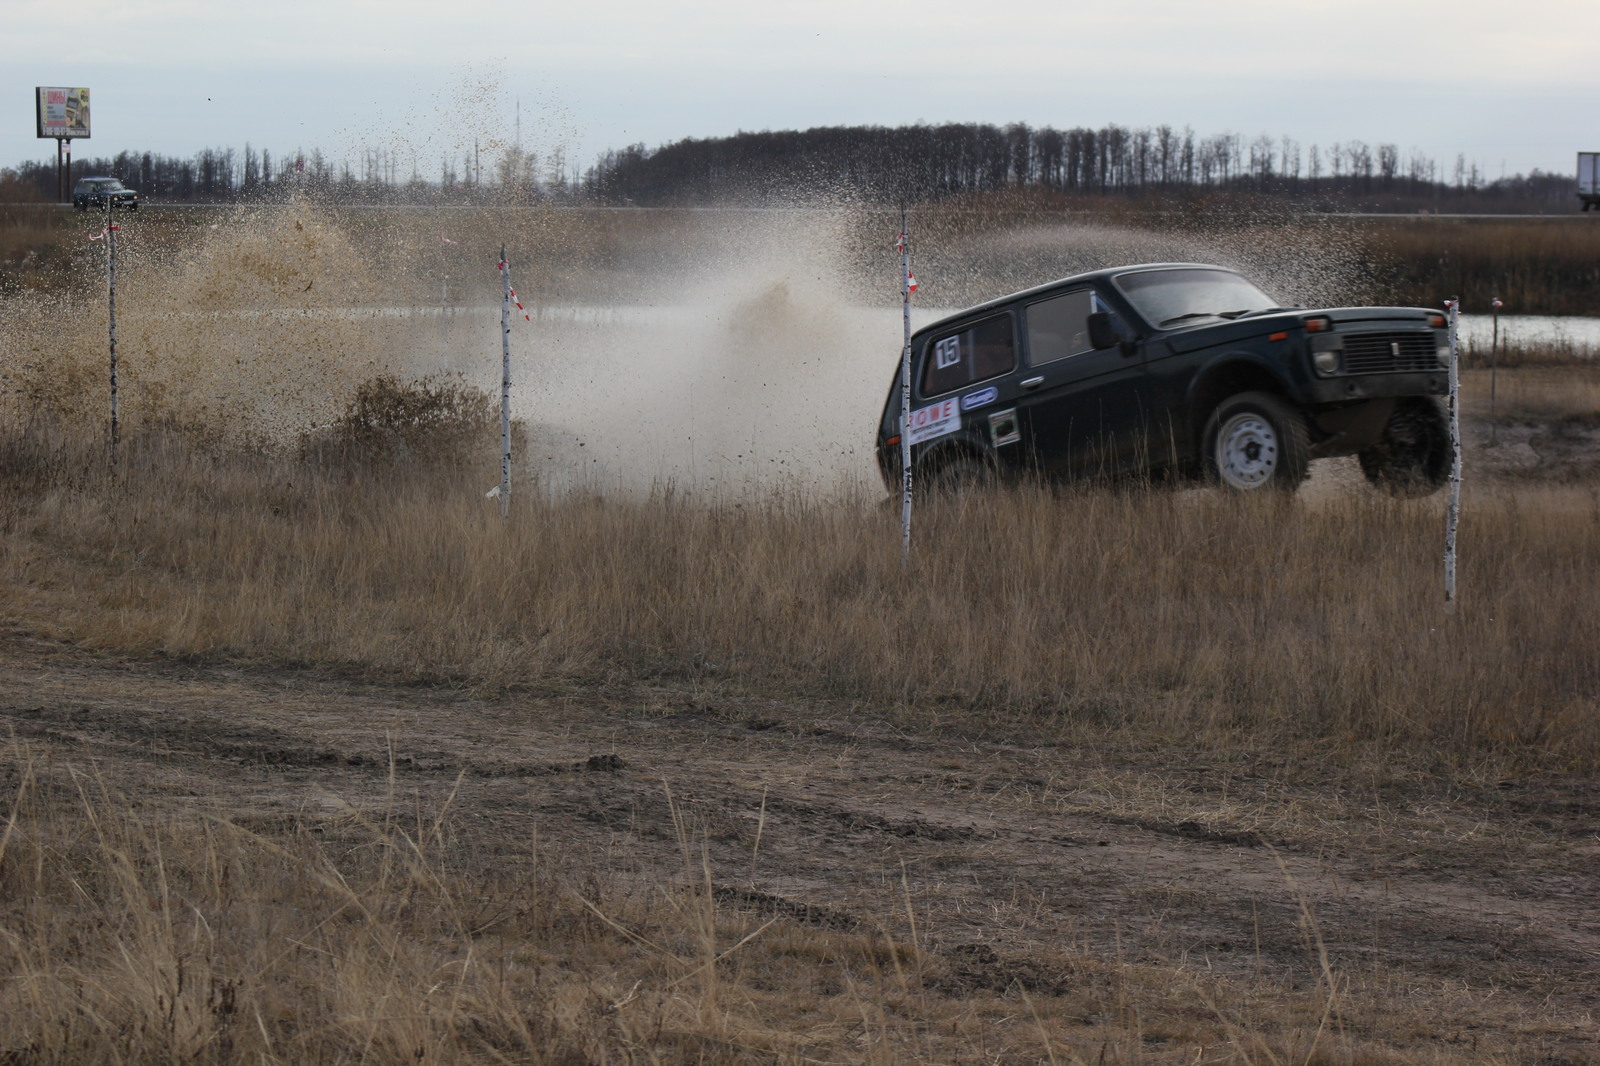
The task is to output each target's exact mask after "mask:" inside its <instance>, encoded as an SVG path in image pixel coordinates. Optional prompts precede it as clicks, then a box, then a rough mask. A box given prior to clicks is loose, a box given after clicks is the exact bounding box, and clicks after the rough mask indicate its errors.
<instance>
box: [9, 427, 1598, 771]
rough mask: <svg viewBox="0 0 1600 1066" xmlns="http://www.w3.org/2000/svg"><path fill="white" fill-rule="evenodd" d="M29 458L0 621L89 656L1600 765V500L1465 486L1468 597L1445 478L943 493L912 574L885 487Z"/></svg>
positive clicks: (271, 461)
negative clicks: (706, 693) (831, 701)
mask: <svg viewBox="0 0 1600 1066" xmlns="http://www.w3.org/2000/svg"><path fill="white" fill-rule="evenodd" d="M30 448H31V451H30V450H29V449H30ZM12 449H13V451H12V454H13V455H14V456H17V457H19V458H18V461H16V462H14V463H13V464H12V465H11V466H10V467H9V468H8V474H9V475H10V477H11V478H12V479H13V480H12V482H11V487H10V488H9V489H8V491H7V497H8V505H7V511H6V514H5V520H6V524H7V527H8V537H7V547H6V549H5V553H4V555H3V557H0V573H3V575H4V579H5V581H6V583H7V586H8V587H9V589H10V590H11V591H10V606H9V608H8V610H7V612H6V613H7V615H8V616H9V617H10V619H11V620H13V621H16V622H21V623H24V624H26V625H28V626H30V627H35V628H37V627H41V626H43V627H48V628H49V629H51V630H52V631H54V632H57V633H60V634H61V635H63V636H65V637H67V638H69V639H71V640H73V641H75V642H79V643H83V644H87V645H90V646H94V647H101V648H108V649H117V650H121V651H129V652H140V653H161V654H166V655H172V656H180V657H181V656H202V657H219V656H222V657H238V658H244V659H259V660H269V661H288V662H295V663H302V664H314V665H320V666H326V667H337V668H340V669H351V670H356V671H361V672H371V673H373V674H375V675H380V676H387V677H406V678H417V679H443V678H452V679H457V680H459V681H462V682H464V683H467V684H472V685H480V686H489V687H507V686H511V687H515V686H528V685H533V686H539V685H543V684H547V683H552V682H557V681H560V680H562V679H570V678H581V679H591V680H592V679H596V678H607V677H618V676H621V677H641V676H644V677H648V676H663V677H671V678H676V679H680V680H690V681H694V682H697V683H717V684H733V685H735V686H738V687H741V688H745V689H752V690H760V689H764V688H772V689H776V690H781V691H789V692H802V693H812V694H820V695H828V696H835V697H845V698H852V699H861V700H870V701H875V702H883V703H888V704H892V705H895V706H899V707H901V708H903V709H904V712H905V713H907V714H910V715H915V716H916V717H917V718H918V719H919V720H923V721H926V720H928V719H930V718H939V717H948V718H950V719H951V720H952V721H953V722H964V723H968V724H969V725H971V726H972V727H975V728H987V727H989V726H992V725H993V724H995V723H998V722H1009V721H1016V720H1018V716H1019V715H1020V716H1022V718H1023V719H1024V720H1026V721H1028V722H1031V723H1034V724H1046V725H1048V724H1051V723H1054V724H1055V725H1058V726H1060V727H1062V728H1069V729H1070V728H1078V727H1082V726H1088V727H1093V728H1112V729H1133V730H1138V731H1154V732H1155V733H1161V732H1173V733H1183V734H1187V735H1189V736H1191V737H1198V738H1201V739H1203V740H1205V741H1206V742H1209V743H1213V744H1217V745H1227V744H1231V743H1234V742H1236V740H1237V739H1238V738H1240V737H1249V738H1251V742H1252V743H1260V744H1265V743H1271V742H1275V741H1278V740H1283V741H1292V742H1294V743H1296V744H1312V745H1316V746H1319V747H1325V748H1326V750H1327V752H1329V753H1333V754H1335V755H1337V754H1338V753H1340V752H1344V753H1350V752H1353V751H1362V750H1368V749H1380V750H1384V749H1387V750H1393V751H1394V752H1396V753H1400V754H1403V753H1410V754H1411V755H1413V756H1415V757H1417V758H1421V759H1429V758H1436V757H1437V758H1442V759H1444V760H1446V761H1470V760H1474V759H1478V758H1482V757H1484V756H1486V755H1493V756H1495V757H1503V758H1508V759H1511V760H1513V761H1523V760H1526V761H1529V762H1532V763H1537V764H1541V765H1548V766H1552V767H1555V766H1562V767H1565V766H1586V767H1587V766H1593V765H1595V764H1596V762H1597V756H1600V731H1597V727H1596V724H1595V723H1596V721H1597V719H1596V716H1595V714H1594V710H1595V692H1596V680H1597V677H1600V658H1597V656H1600V652H1597V651H1596V649H1597V648H1600V614H1597V613H1596V611H1595V609H1594V606H1593V603H1592V597H1591V596H1589V595H1588V592H1587V590H1588V589H1590V588H1592V587H1593V586H1594V584H1595V583H1596V580H1597V578H1600V573H1597V571H1600V557H1597V556H1596V555H1595V553H1594V552H1593V550H1592V546H1593V529H1594V522H1595V520H1596V516H1597V513H1600V496H1597V495H1596V493H1595V491H1594V490H1593V488H1592V487H1590V486H1587V485H1583V486H1579V487H1550V488H1543V489H1538V490H1534V489H1528V490H1526V491H1520V492H1496V491H1491V490H1488V489H1486V488H1480V487H1477V486H1471V488H1472V489H1473V491H1471V492H1469V495H1468V499H1467V519H1466V521H1465V523H1464V524H1463V528H1462V534H1461V557H1462V571H1461V579H1460V580H1461V588H1462V608H1461V610H1460V611H1459V613H1457V614H1455V615H1454V616H1446V615H1445V614H1444V613H1443V611H1442V604H1441V574H1440V565H1439V553H1440V550H1441V540H1442V532H1441V531H1442V520H1441V519H1442V515H1441V511H1442V497H1435V498H1432V499H1428V500H1424V501H1417V502H1409V501H1395V500H1391V499H1388V498H1384V497H1381V496H1378V495H1376V494H1373V493H1369V492H1366V491H1365V490H1364V489H1363V490H1362V491H1357V492H1351V493H1348V494H1347V493H1342V492H1337V493H1334V494H1333V495H1331V496H1323V497H1321V498H1317V497H1311V498H1300V499H1293V500H1270V499H1269V500H1250V499H1236V498H1232V497H1229V496H1226V495H1222V494H1218V493H1210V492H1170V491H1162V490H1147V489H1139V488H1132V489H1126V490H1122V491H1106V490H1099V489H1082V490H1071V491H1059V492H1057V491H1050V490H1046V489H1040V490H1034V491H1020V492H1010V493H1003V494H998V495H995V496H992V497H980V498H976V499H971V500H964V501H957V502H954V503H946V504H942V505H937V506H930V507H927V508H925V509H924V510H922V511H921V512H920V513H919V516H918V520H917V532H916V544H915V550H914V552H913V555H912V562H911V565H910V567H909V568H907V569H904V570H903V569H902V568H901V566H900V562H899V553H898V547H899V537H898V519H897V515H895V514H894V513H893V512H892V511H891V510H890V509H888V508H885V507H882V506H879V505H878V504H877V503H876V501H875V500H869V499H857V498H832V499H829V498H818V497H801V496H798V495H796V496H783V495H774V496H771V497H767V498H753V499H752V498H741V499H724V500H717V499H705V498H698V497H695V496H693V495H690V494H686V493H680V492H675V491H673V490H672V489H671V488H670V487H668V488H661V489H659V490H658V491H656V492H655V493H653V494H651V495H650V496H648V497H647V498H619V497H607V496H603V495H593V494H584V493H576V494H569V495H564V496H561V497H559V498H545V497H542V496H541V495H540V494H539V493H538V492H537V491H535V490H534V487H533V486H532V485H529V484H524V485H522V486H520V488H519V490H518V492H517V493H516V494H515V499H514V506H513V509H512V514H511V517H510V520H509V521H503V520H502V519H501V518H500V516H499V513H498V510H497V508H496V507H495V506H494V505H493V504H490V503H487V502H486V501H484V500H483V498H482V491H483V486H484V485H485V484H492V483H493V482H494V481H495V480H496V478H495V476H494V472H493V471H492V469H490V468H488V466H487V464H485V467H484V468H483V469H481V470H474V471H471V472H464V471H461V470H459V469H457V468H445V469H442V470H441V469H439V468H437V467H436V468H434V469H433V470H430V471H423V470H421V469H401V470H398V471H396V470H390V471H388V472H387V473H385V472H383V471H381V470H372V471H369V472H368V473H367V474H366V475H364V476H363V477H361V478H359V479H351V478H348V477H346V476H344V475H343V474H342V473H341V472H340V471H338V470H329V469H327V468H326V466H306V465H304V464H302V463H300V462H298V461H296V460H294V459H293V458H289V457H277V456H274V455H273V454H272V453H271V452H259V453H256V454H253V455H240V454H238V453H233V452H222V453H217V452H214V451H197V450H194V449H191V448H188V447H186V446H184V445H183V443H182V441H181V438H178V437H175V436H172V435H170V434H169V435H158V434H153V433H152V434H148V435H146V436H145V437H143V438H142V439H138V440H135V441H132V442H130V443H129V446H128V449H127V454H126V458H125V462H124V464H123V467H122V469H121V471H120V472H119V473H118V474H117V475H116V476H115V477H112V478H108V477H105V476H103V475H95V474H93V473H88V474H86V473H85V471H86V470H90V469H91V468H93V467H94V466H95V465H96V462H97V460H96V458H95V457H93V456H91V455H85V454H83V453H81V452H78V451H75V450H74V449H73V448H72V447H71V446H68V445H66V444H58V445H57V448H56V451H54V452H51V451H50V449H49V447H48V446H47V444H46V443H44V442H36V441H34V442H30V441H28V440H27V439H24V440H23V442H21V443H14V444H13V445H12ZM491 454H492V453H491ZM24 459H25V460H26V461H25V462H24V461H23V460H24ZM364 469H365V468H364ZM22 493H26V494H27V498H26V499H22V498H20V497H21V494H22Z"/></svg>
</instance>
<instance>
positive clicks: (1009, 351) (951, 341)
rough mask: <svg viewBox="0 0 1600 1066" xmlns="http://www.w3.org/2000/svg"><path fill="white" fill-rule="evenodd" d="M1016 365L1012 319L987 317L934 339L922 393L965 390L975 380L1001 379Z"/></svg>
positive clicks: (930, 347) (1006, 316)
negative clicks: (1000, 377) (1001, 376)
mask: <svg viewBox="0 0 1600 1066" xmlns="http://www.w3.org/2000/svg"><path fill="white" fill-rule="evenodd" d="M1016 365H1017V345H1016V338H1015V331H1014V330H1013V329H1012V326H1011V316H1010V315H1008V314H1001V315H995V316H994V317H992V318H985V319H982V320H980V321H978V322H974V323H972V324H971V325H969V326H966V327H964V328H962V329H960V330H957V331H955V332H952V333H943V334H937V335H935V336H934V338H933V340H932V341H931V342H930V343H929V344H928V349H927V356H926V361H925V362H924V364H923V368H922V394H923V395H924V396H937V395H939V394H940V393H944V392H951V391H953V390H955V389H959V388H964V387H965V386H967V385H971V384H972V383H973V382H975V381H983V380H985V379H987V378H992V377H998V376H999V375H1001V374H1004V373H1005V372H1006V371H1008V370H1010V369H1011V368H1012V367H1014V366H1016Z"/></svg>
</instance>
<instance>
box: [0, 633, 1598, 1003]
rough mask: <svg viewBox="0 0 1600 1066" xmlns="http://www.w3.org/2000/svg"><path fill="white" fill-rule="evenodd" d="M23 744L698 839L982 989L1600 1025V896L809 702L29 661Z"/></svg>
mask: <svg viewBox="0 0 1600 1066" xmlns="http://www.w3.org/2000/svg"><path fill="white" fill-rule="evenodd" d="M821 710H822V712H823V715H827V714H829V713H832V712H829V711H828V709H825V708H824V709H821ZM0 730H3V731H5V732H7V733H9V734H10V735H11V736H12V737H14V738H15V739H14V742H13V748H14V754H16V755H18V756H20V755H21V754H22V753H23V751H24V749H29V750H31V749H35V748H42V749H45V750H47V751H48V752H49V754H50V761H52V762H54V763H58V764H63V763H64V764H69V765H82V766H89V765H91V764H92V765H94V766H97V767H99V768H100V769H101V771H102V772H104V773H106V774H107V776H108V778H109V779H111V780H113V781H115V782H116V787H118V788H120V789H122V790H124V791H137V792H139V793H140V794H141V795H142V796H143V798H144V800H145V801H146V802H163V803H171V804H176V805H177V806H178V807H179V808H180V809H181V808H182V807H183V805H185V804H193V805H200V806H203V807H205V809H207V810H211V811H220V812H222V813H225V814H226V815H228V816H229V817H235V818H238V819H241V820H244V821H248V822H261V821H263V820H265V821H266V822H273V821H274V820H282V819H286V818H297V817H298V818H314V817H317V816H319V814H326V813H328V812H332V811H336V810H339V809H341V808H363V807H367V808H372V807H376V806H378V805H380V804H382V803H384V802H392V797H393V794H394V791H395V790H396V789H399V790H401V791H402V792H403V793H404V794H405V795H406V796H407V797H410V798H412V799H417V798H422V799H428V798H431V799H435V800H438V801H441V802H442V800H443V797H445V796H447V795H449V794H451V793H452V791H455V792H456V793H457V796H456V799H455V801H454V804H455V809H456V810H457V811H458V812H466V814H465V817H464V818H463V823H462V826H461V829H460V831H461V832H463V833H465V834H469V835H471V836H473V837H479V838H482V839H483V840H484V841H487V842H490V843H491V847H490V848H489V849H488V852H489V853H494V851H495V850H496V849H495V847H493V846H492V845H493V842H495V841H499V842H500V843H501V848H502V850H503V849H504V848H509V847H511V846H513V844H514V843H517V842H520V841H523V840H525V839H526V838H527V832H528V829H529V827H530V826H537V828H538V832H539V834H540V836H541V838H542V839H544V840H546V841H558V842H560V846H561V847H572V848H579V849H585V850H588V849H598V852H599V853H604V854H607V855H616V856H620V857H622V858H623V859H624V860H625V863H626V865H628V866H629V867H630V868H631V869H632V870H633V871H634V872H635V874H636V875H637V876H640V877H644V878H647V879H680V878H683V877H686V876H692V875H693V871H685V869H684V866H683V864H684V858H683V855H684V850H685V849H684V844H685V843H686V841H692V842H693V843H694V844H695V846H696V847H697V848H698V847H699V846H701V845H703V846H704V848H705V852H706V854H707V855H708V856H709V860H710V863H711V867H712V870H713V873H714V876H715V878H716V895H717V898H718V899H719V900H720V901H722V902H724V903H726V904H729V905H733V906H738V907H741V908H746V909H750V910H752V911H755V912H758V913H767V914H771V915H774V916H782V917H787V918H789V919H791V920H794V921H797V922H801V923H803V924H818V925H824V926H827V927H830V928H857V927H866V928H881V929H885V930H891V931H892V930H900V929H902V928H903V927H904V925H905V922H906V915H907V909H908V908H910V910H911V911H912V913H914V914H915V916H916V920H917V922H918V923H919V925H920V926H921V927H922V929H923V930H924V935H925V937H926V938H927V943H929V944H930V945H931V946H933V947H934V948H935V949H937V950H941V951H943V952H945V953H946V956H947V957H948V958H951V959H954V960H956V961H957V962H959V963H961V965H960V966H957V967H956V969H955V971H953V972H956V973H957V974H960V973H968V974H969V977H970V980H971V981H972V982H975V984H974V987H981V986H983V981H984V980H985V978H983V977H982V975H983V974H984V973H988V972H989V971H990V970H992V969H993V967H994V966H997V965H999V963H995V962H994V960H993V959H990V956H989V955H986V954H984V953H985V952H995V951H996V949H997V948H998V949H1000V951H999V954H996V955H995V956H994V958H995V959H1000V958H1002V956H1003V958H1004V959H1005V960H1010V961H1008V962H1006V966H1008V967H1010V968H1011V969H1014V970H1018V972H1026V971H1027V964H1026V959H1027V958H1028V957H1030V955H1032V954H1035V953H1037V954H1039V955H1040V956H1041V957H1043V956H1045V955H1047V954H1050V953H1054V952H1058V951H1059V950H1061V949H1062V948H1063V947H1064V946H1073V947H1078V948H1082V949H1085V950H1089V951H1094V952H1100V953H1104V954H1106V955H1113V956H1116V957H1120V958H1126V959H1128V960H1130V961H1159V962H1164V963H1170V962H1185V963H1187V964H1191V965H1197V966H1204V967H1206V968H1210V969H1215V970H1222V971H1233V972H1238V973H1246V972H1251V971H1253V970H1259V969H1260V968H1261V967H1262V966H1263V965H1266V966H1268V967H1269V968H1273V969H1278V970H1281V971H1283V972H1289V971H1295V970H1299V971H1301V972H1303V971H1305V970H1306V969H1307V968H1308V966H1310V965H1312V959H1313V956H1314V953H1315V951H1316V942H1317V941H1318V940H1319V939H1320V942H1321V943H1322V944H1324V945H1325V946H1326V947H1327V949H1328V950H1329V952H1330V954H1331V955H1332V956H1333V957H1334V959H1335V962H1336V964H1340V965H1347V966H1349V965H1354V966H1362V967H1367V968H1376V969H1378V970H1399V971H1404V972H1414V973H1424V974H1433V975H1435V976H1439V977H1446V978H1452V979H1458V980H1463V981H1467V980H1470V981H1472V982H1474V983H1481V982H1484V981H1486V980H1493V981H1495V982H1496V983H1498V984H1500V985H1501V986H1502V987H1507V988H1511V989H1524V990H1526V991H1527V992H1528V993H1530V994H1533V995H1541V996H1542V995H1551V996H1555V997H1558V998H1560V999H1561V1000H1563V1001H1565V1002H1567V1003H1568V1004H1569V1005H1570V1006H1571V1007H1572V1008H1573V1009H1590V1008H1592V1007H1594V1006H1595V1005H1596V1003H1597V1002H1600V997H1597V994H1596V992H1595V989H1597V988H1600V901H1597V894H1595V893H1592V892H1584V891H1582V890H1581V885H1580V884H1577V883H1575V881H1574V879H1573V878H1554V879H1552V878H1549V877H1545V876H1534V875H1532V874H1530V875H1528V876H1523V877H1518V876H1517V873H1516V871H1511V872H1509V873H1507V874H1506V875H1504V876H1503V877H1502V878H1501V879H1500V880H1499V881H1497V882H1495V884H1494V885H1492V886H1491V885H1488V884H1486V883H1484V882H1483V881H1482V880H1480V879H1477V878H1474V877H1471V876H1429V875H1428V874H1426V873H1419V874H1412V875H1407V876H1389V877H1378V878H1374V877H1372V876H1370V873H1369V872H1368V871H1367V870H1366V868H1365V867H1363V866H1362V864H1361V863H1359V862H1352V861H1349V860H1346V859H1342V858H1330V857H1327V856H1322V855H1318V854H1315V853H1314V852H1313V851H1311V850H1309V849H1305V848H1298V849H1297V848H1296V847H1295V845H1294V842H1293V841H1285V840H1274V839H1269V837H1268V836H1267V835H1264V834H1262V833H1261V832H1259V831H1257V830H1255V829H1235V828H1232V827H1228V826H1213V825H1205V824H1201V823H1200V822H1198V821H1196V820H1194V819H1192V818H1182V817H1177V818H1162V817H1147V816H1139V815H1129V814H1127V813H1126V812H1125V811H1122V810H1114V809H1110V807H1109V805H1104V806H1097V805H1096V804H1095V803H1093V802H1092V801H1084V802H1080V803H1077V804H1060V803H1057V804H1050V803H1045V802H1042V801H1040V800H1039V799H1038V796H1039V792H1040V788H1041V786H1042V785H1043V783H1044V782H1045V781H1047V780H1050V779H1052V778H1056V779H1060V778H1063V777H1070V774H1071V770H1072V765H1071V760H1072V758H1073V753H1071V752H1049V751H1027V752H1022V751H1019V750H1018V749H1014V748H1008V747H1006V746H1005V745H1001V744H994V745H982V744H974V743H973V742H972V741H971V740H964V741H962V742H961V743H960V744H959V745H957V744H955V743H953V742H941V741H939V740H935V739H931V738H928V737H918V736H910V735H907V734H906V733H905V732H903V731H902V730H899V729H895V728H893V727H889V726H887V725H885V724H883V723H879V722H873V721H870V720H865V719H860V720H850V719H843V720H840V719H838V717H837V716H836V715H835V717H834V718H830V719H827V720H821V719H819V715H818V709H815V708H807V707H804V706H800V705H795V706H792V707H774V708H769V709H768V710H767V711H766V712H765V713H763V714H758V715H755V716H748V715H747V716H745V717H744V718H742V719H741V718H739V717H738V716H737V715H726V714H718V713H709V712H694V713H689V714H678V715H673V716H662V715H660V714H658V713H655V712H646V711H640V710H639V709H638V707H637V705H636V704H633V705H629V704H628V703H626V702H621V703H619V702H617V701H614V700H611V701H605V700H600V699H595V700H593V701H587V700H572V699H562V700H556V699H550V698H543V699H529V698H513V699H503V700H495V701H485V700H474V699H469V698H465V697H462V696H459V695H456V694H452V693H448V692H440V691H437V690H427V689H416V688H400V687H395V688H385V687H377V686H366V685H357V684H351V683H345V682H338V681H329V680H319V679H315V678H308V677H304V676H299V675H293V674H286V673H274V672H259V673H249V672H241V671H233V670H227V669H223V668H208V667H190V666H170V665H166V664H139V663H134V664H130V663H127V662H123V661H105V660H97V659H94V658H92V657H90V656H88V655H84V654H79V653H75V652H72V651H70V650H66V649H60V648H53V647H51V646H47V645H33V644H28V645H25V646H23V647H18V646H16V643H15V641H9V642H7V645H6V646H5V647H3V648H0ZM944 764H950V765H951V766H952V767H953V766H955V765H956V764H959V765H960V769H953V768H952V769H941V768H940V767H941V766H942V765H944ZM1567 805H1568V807H1575V808H1577V809H1576V810H1569V811H1568V812H1567V814H1568V816H1569V817H1572V818H1579V819H1581V818H1582V817H1583V815H1584V814H1585V812H1587V813H1588V814H1593V813H1594V812H1595V811H1596V810H1600V803H1596V802H1595V800H1594V795H1593V793H1592V792H1590V793H1586V794H1582V795H1579V796H1577V797H1576V798H1574V799H1572V800H1570V801H1568V802H1567ZM1590 824H1592V822H1591V823H1590ZM1594 858H1595V857H1594V856H1593V855H1590V856H1588V857H1587V858H1586V859H1585V861H1586V862H1587V866H1586V867H1581V868H1580V870H1581V869H1587V870H1588V871H1590V872H1593V869H1594V866H1595V861H1594ZM1579 880H1581V877H1579ZM1590 883H1591V884H1592V883H1594V882H1593V881H1591V882H1590ZM952 953H954V954H952ZM968 956H970V958H969V957H968ZM1019 959H1021V960H1023V961H1022V962H1019V961H1018V960H1019ZM986 960H987V961H986ZM968 964H970V965H968ZM991 964H992V965H991ZM962 967H965V969H963V968H962ZM1019 967H1020V969H1019ZM972 975H976V976H972ZM963 980H966V978H963ZM1041 980H1042V978H1041Z"/></svg>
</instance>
